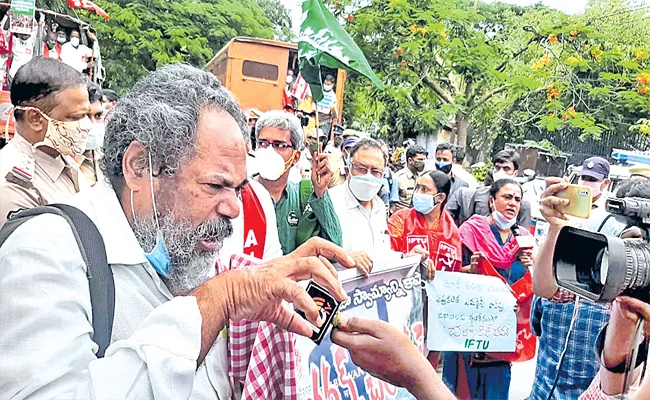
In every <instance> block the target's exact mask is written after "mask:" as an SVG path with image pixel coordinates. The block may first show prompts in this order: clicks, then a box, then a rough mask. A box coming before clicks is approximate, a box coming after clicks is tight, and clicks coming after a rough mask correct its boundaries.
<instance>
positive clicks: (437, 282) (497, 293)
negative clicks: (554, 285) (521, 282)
mask: <svg viewBox="0 0 650 400" xmlns="http://www.w3.org/2000/svg"><path fill="white" fill-rule="evenodd" d="M426 288H427V297H428V299H429V303H428V339H427V347H428V349H429V350H434V351H478V352H494V353H497V352H513V351H515V345H516V343H517V316H516V314H515V305H516V300H515V297H514V296H513V295H512V293H511V292H510V290H509V289H508V287H507V286H506V284H505V283H503V281H501V280H500V279H498V278H496V277H494V276H485V275H475V274H465V273H461V272H445V271H436V277H435V279H434V280H433V281H431V282H428V283H427V285H426Z"/></svg>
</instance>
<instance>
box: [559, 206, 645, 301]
mask: <svg viewBox="0 0 650 400" xmlns="http://www.w3.org/2000/svg"><path fill="white" fill-rule="evenodd" d="M605 208H606V210H607V212H609V213H610V214H612V216H613V217H614V218H616V219H617V220H619V221H621V222H624V223H625V224H626V226H628V227H631V226H635V227H638V228H640V229H641V231H642V234H643V240H642V241H638V240H623V239H620V238H615V237H611V236H605V235H603V234H600V233H594V232H588V231H585V230H582V229H577V228H572V227H564V228H562V230H561V232H560V235H559V237H558V240H557V243H556V245H555V254H554V256H553V271H554V274H555V280H556V282H557V284H558V286H560V287H562V288H564V289H566V290H568V291H570V292H572V293H575V294H576V295H578V296H580V297H584V298H586V299H588V300H591V301H594V302H598V303H608V302H611V301H612V300H614V299H615V298H616V297H617V296H620V295H625V296H631V297H635V298H637V299H640V300H642V301H645V302H650V243H649V242H648V231H649V230H650V199H645V198H638V197H632V198H620V199H619V198H616V199H608V200H607V202H606V204H605Z"/></svg>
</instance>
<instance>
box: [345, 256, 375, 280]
mask: <svg viewBox="0 0 650 400" xmlns="http://www.w3.org/2000/svg"><path fill="white" fill-rule="evenodd" d="M350 257H352V259H353V260H354V263H355V266H356V267H357V268H358V269H359V271H361V272H362V273H363V274H364V275H365V276H370V272H372V265H373V264H372V257H370V255H369V254H368V253H366V252H365V251H357V252H355V253H350Z"/></svg>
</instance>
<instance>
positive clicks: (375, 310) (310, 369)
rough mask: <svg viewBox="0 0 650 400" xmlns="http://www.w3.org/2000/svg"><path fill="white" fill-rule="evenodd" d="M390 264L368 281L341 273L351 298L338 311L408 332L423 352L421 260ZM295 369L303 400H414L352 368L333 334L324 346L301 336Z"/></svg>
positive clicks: (404, 391) (380, 268)
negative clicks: (379, 321)
mask: <svg viewBox="0 0 650 400" xmlns="http://www.w3.org/2000/svg"><path fill="white" fill-rule="evenodd" d="M390 264H392V265H391V266H388V265H386V266H385V267H382V266H377V265H375V268H374V270H373V274H372V275H371V276H370V277H369V278H364V277H360V278H359V277H355V278H352V279H346V278H345V277H346V276H349V273H354V274H355V275H356V270H346V271H341V272H339V278H340V279H341V281H342V282H343V288H344V289H345V290H346V291H347V293H348V296H349V297H350V300H348V302H346V303H344V304H342V305H341V308H340V311H342V312H345V314H346V315H349V316H359V317H364V318H378V319H381V320H383V321H386V322H388V323H390V324H391V325H393V326H394V327H396V328H398V329H400V330H401V331H403V332H404V333H405V334H407V335H408V336H409V337H410V338H411V340H412V341H413V344H414V345H415V346H417V347H418V348H419V349H420V351H422V352H423V354H424V353H425V352H426V349H425V344H424V325H423V322H422V305H423V302H422V285H421V280H420V272H419V257H409V258H405V259H403V260H400V261H397V262H391V263H390ZM375 271H376V272H375ZM296 366H297V373H296V377H297V381H298V382H297V383H298V398H299V399H301V400H357V399H366V400H397V399H408V400H413V399H415V397H413V396H412V395H411V394H410V393H409V392H408V391H407V390H406V389H403V388H397V387H395V386H392V385H390V384H388V383H386V382H383V381H381V380H379V379H377V378H374V377H372V376H371V375H370V374H367V373H366V372H365V371H363V370H361V369H360V368H359V367H357V366H356V365H354V363H353V362H352V361H351V358H350V354H349V353H348V351H347V350H345V349H343V348H342V347H339V346H337V345H335V344H333V343H332V341H331V339H330V337H329V335H327V336H326V337H325V339H324V340H323V342H322V343H321V344H320V346H316V345H315V344H314V342H312V341H311V340H309V339H307V338H304V337H298V338H297V339H296Z"/></svg>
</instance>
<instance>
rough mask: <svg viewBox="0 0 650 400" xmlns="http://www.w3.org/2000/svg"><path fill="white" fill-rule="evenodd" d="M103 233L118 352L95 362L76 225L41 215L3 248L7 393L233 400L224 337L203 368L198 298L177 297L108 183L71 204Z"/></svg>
mask: <svg viewBox="0 0 650 400" xmlns="http://www.w3.org/2000/svg"><path fill="white" fill-rule="evenodd" d="M70 204H72V205H74V206H76V207H78V208H80V209H81V210H82V211H84V212H85V213H86V214H87V215H88V216H89V217H90V218H91V219H92V220H93V221H94V223H95V224H96V225H97V227H98V229H99V231H100V233H101V235H102V238H103V240H104V243H105V247H106V255H107V258H108V263H109V264H111V266H112V271H113V276H114V280H115V293H116V295H115V298H116V304H115V319H114V323H113V335H112V338H111V345H110V346H109V347H108V349H107V351H106V355H105V357H104V358H101V359H96V358H95V351H96V349H97V345H96V344H95V343H94V342H93V341H92V340H91V334H92V324H91V322H90V321H91V318H92V311H91V306H90V294H89V289H88V279H87V278H86V267H85V264H84V263H83V259H82V258H81V255H80V253H79V250H78V247H77V243H76V241H75V239H74V237H73V235H72V231H71V229H70V227H69V225H68V224H67V223H66V222H65V221H64V220H63V219H62V218H60V217H58V216H55V215H42V216H38V217H35V218H33V219H31V220H29V221H28V222H26V223H25V224H23V225H22V226H21V227H20V228H18V229H17V230H16V231H15V232H14V233H13V234H12V235H11V237H10V238H9V239H8V240H7V241H6V242H5V243H4V245H3V246H2V247H1V248H0V271H2V274H1V275H0V354H1V356H0V376H1V377H2V378H1V379H0V393H2V396H1V397H2V398H11V399H25V398H29V399H54V398H65V399H95V398H101V399H109V398H110V399H187V398H192V399H215V398H221V399H225V398H227V397H228V396H229V395H230V385H229V383H228V382H229V381H228V374H227V353H226V350H227V344H226V340H225V339H224V338H223V337H222V335H219V338H218V339H217V342H215V346H214V347H213V348H212V350H211V351H210V353H209V354H208V356H207V357H206V359H205V362H204V363H203V364H202V365H201V366H200V367H199V368H198V369H197V368H196V361H197V358H198V355H199V352H200V349H201V322H202V317H201V314H200V312H199V308H198V305H197V301H196V298H195V297H192V296H179V297H172V295H171V294H170V292H169V290H167V287H166V286H165V285H164V284H163V282H162V281H161V280H160V278H159V277H158V275H157V274H156V272H155V271H154V269H153V268H152V267H151V266H150V265H149V263H148V262H147V260H146V258H145V257H144V254H143V251H142V249H141V248H140V245H139V244H138V241H137V240H136V238H135V236H134V235H133V232H132V231H131V228H130V226H129V223H128V221H127V219H126V217H125V215H124V212H123V211H122V207H121V206H120V204H119V202H118V200H117V197H116V195H115V193H114V192H113V190H112V188H111V187H110V186H109V185H108V184H107V183H105V182H104V181H102V182H98V183H97V185H96V186H95V187H93V188H91V189H90V190H87V191H85V192H81V193H79V194H77V195H76V196H75V197H73V198H72V200H71V201H70Z"/></svg>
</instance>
